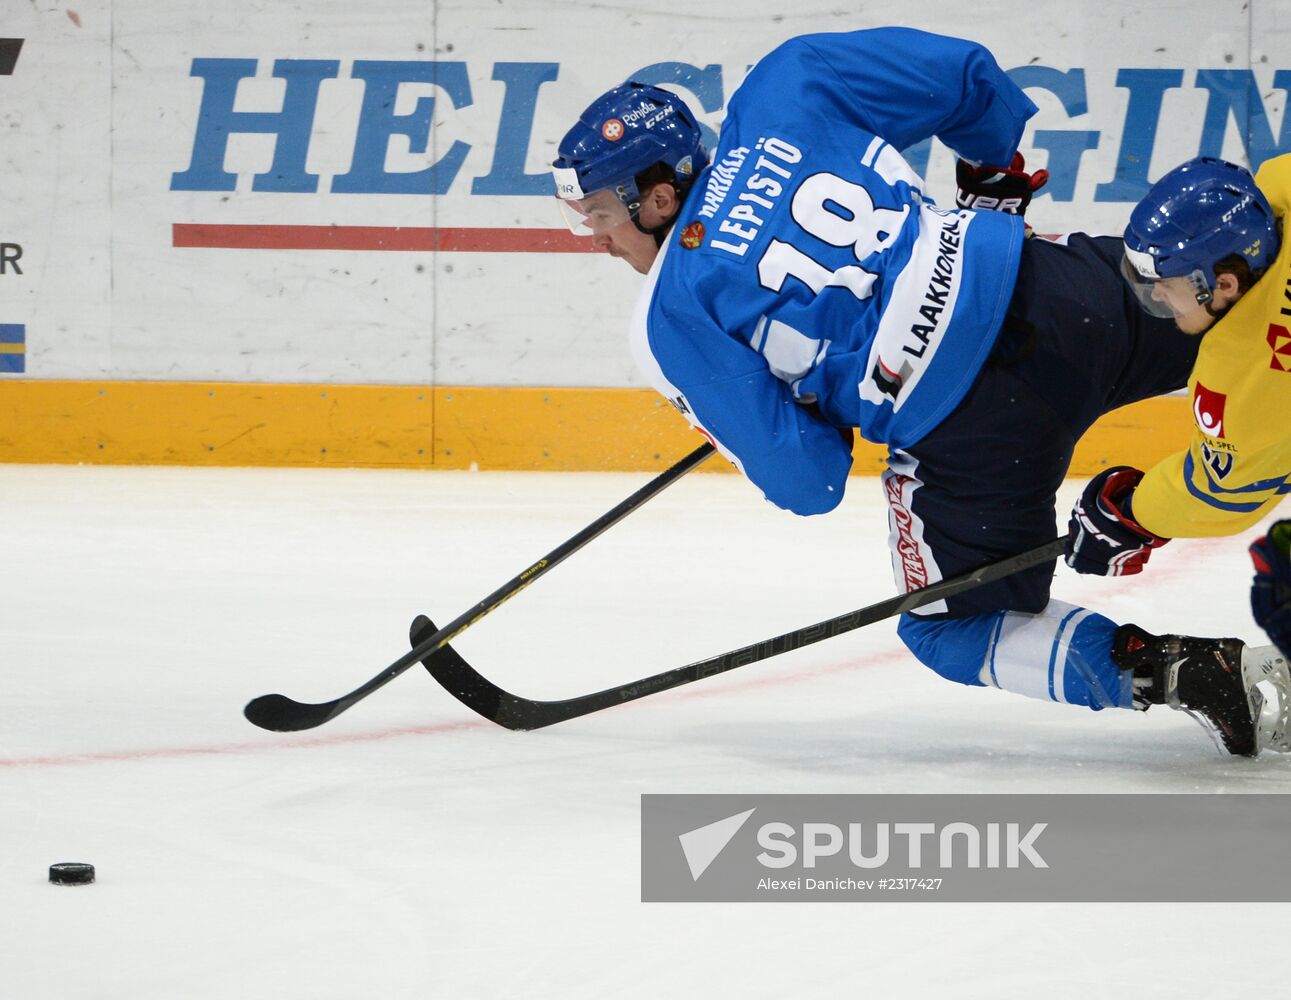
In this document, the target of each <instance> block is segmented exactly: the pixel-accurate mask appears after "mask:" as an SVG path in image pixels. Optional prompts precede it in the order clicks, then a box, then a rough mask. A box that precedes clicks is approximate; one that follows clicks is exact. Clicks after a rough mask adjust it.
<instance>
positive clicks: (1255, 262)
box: [1066, 155, 1291, 751]
mask: <svg viewBox="0 0 1291 1000" xmlns="http://www.w3.org/2000/svg"><path fill="white" fill-rule="evenodd" d="M1288 215H1291V155H1288V156H1280V157H1277V158H1275V159H1272V160H1269V161H1268V162H1266V163H1265V164H1264V165H1263V166H1262V167H1261V168H1260V170H1259V173H1258V176H1256V177H1254V178H1252V177H1251V175H1250V173H1248V172H1247V171H1246V170H1244V169H1242V168H1241V167H1238V166H1235V165H1234V164H1231V163H1226V162H1224V161H1222V160H1217V159H1213V158H1209V157H1202V158H1199V159H1195V160H1190V161H1189V162H1187V163H1185V164H1183V165H1182V166H1180V167H1177V168H1176V169H1174V170H1172V171H1170V172H1169V173H1168V174H1166V175H1165V176H1164V177H1162V178H1161V180H1160V181H1158V182H1157V183H1156V184H1155V185H1153V187H1152V189H1151V190H1150V191H1149V192H1148V194H1147V196H1146V197H1145V198H1144V199H1143V201H1142V202H1140V203H1139V205H1138V206H1137V207H1136V208H1135V210H1134V212H1133V213H1132V215H1131V217H1130V223H1129V226H1128V227H1127V228H1126V231H1125V259H1124V265H1123V270H1124V273H1125V276H1126V280H1127V281H1128V282H1129V284H1130V286H1131V288H1132V289H1133V290H1134V292H1135V294H1136V295H1137V296H1138V297H1139V300H1140V303H1141V304H1142V305H1143V307H1144V308H1145V309H1146V310H1147V311H1148V312H1150V313H1153V314H1154V315H1159V316H1171V317H1173V318H1174V321H1175V323H1176V325H1177V326H1178V327H1179V329H1180V330H1182V331H1183V332H1184V333H1189V334H1196V335H1198V336H1203V337H1204V339H1203V340H1202V342H1201V348H1200V351H1199V353H1198V355H1197V360H1196V363H1195V365H1194V367H1193V371H1192V376H1191V378H1190V379H1189V382H1188V396H1189V399H1190V401H1191V404H1192V405H1191V413H1192V420H1193V426H1192V440H1191V443H1190V445H1189V447H1188V449H1187V450H1186V451H1181V452H1179V453H1178V454H1175V455H1171V456H1170V457H1169V458H1167V459H1165V460H1164V461H1162V462H1160V463H1158V464H1157V465H1155V466H1153V467H1152V468H1151V469H1149V470H1148V471H1147V472H1146V473H1144V472H1141V471H1139V470H1137V469H1132V468H1128V467H1125V466H1117V467H1113V468H1110V469H1107V470H1105V471H1104V472H1102V473H1100V474H1099V475H1098V476H1096V477H1094V478H1093V479H1092V480H1091V481H1090V482H1089V483H1088V485H1087V486H1086V487H1085V490H1084V491H1083V493H1082V495H1081V497H1080V499H1079V500H1078V501H1077V502H1076V505H1075V507H1074V509H1073V510H1072V515H1071V520H1070V522H1069V527H1068V538H1067V552H1066V561H1067V564H1068V565H1069V566H1071V567H1072V568H1074V569H1076V570H1077V571H1079V572H1082V573H1096V574H1101V575H1107V576H1121V575H1129V574H1133V573H1138V572H1140V571H1141V570H1142V569H1143V567H1144V565H1145V564H1146V563H1147V561H1148V558H1149V556H1150V554H1151V552H1152V550H1153V549H1155V548H1159V547H1160V546H1162V545H1164V544H1166V542H1168V541H1169V540H1170V539H1172V538H1187V537H1203V536H1214V535H1230V534H1236V533H1238V532H1241V531H1243V530H1245V529H1246V528H1249V527H1251V526H1252V525H1254V524H1256V523H1257V522H1258V521H1260V520H1261V519H1262V518H1264V517H1265V516H1266V515H1267V514H1268V513H1269V512H1271V511H1272V510H1273V508H1275V507H1276V506H1277V504H1278V503H1279V502H1280V501H1281V499H1282V497H1283V496H1285V495H1286V494H1287V493H1288V492H1291V426H1289V425H1288V421H1287V419H1286V417H1287V416H1288V415H1291V240H1284V239H1282V235H1283V228H1284V221H1285V219H1286V218H1287V217H1288ZM1257 567H1258V562H1257ZM1256 607H1257V613H1258V607H1259V605H1258V604H1257V605H1256ZM1114 656H1117V657H1118V658H1119V660H1120V661H1121V662H1123V663H1125V664H1126V665H1127V666H1129V665H1131V664H1132V665H1133V666H1134V668H1135V670H1136V676H1137V675H1139V674H1142V675H1143V676H1145V677H1153V678H1154V681H1155V682H1154V684H1152V685H1151V686H1152V687H1153V693H1154V697H1153V699H1152V700H1153V701H1158V702H1161V703H1165V704H1172V705H1174V706H1175V707H1183V708H1189V707H1190V706H1188V705H1187V704H1186V703H1185V704H1180V698H1179V696H1178V684H1179V682H1178V678H1179V677H1180V675H1181V672H1182V673H1185V674H1186V673H1188V672H1191V673H1192V674H1194V675H1198V676H1199V675H1200V674H1202V673H1204V674H1205V675H1206V676H1207V677H1208V682H1209V685H1210V687H1212V688H1213V692H1212V694H1211V698H1212V700H1213V701H1216V702H1217V703H1219V704H1218V707H1216V705H1210V706H1208V708H1209V710H1203V711H1200V712H1195V713H1194V714H1198V715H1199V716H1201V717H1202V718H1203V721H1205V722H1209V723H1210V724H1212V725H1214V726H1215V727H1216V728H1218V729H1219V730H1220V731H1221V733H1222V734H1223V735H1225V736H1226V737H1231V736H1232V732H1231V730H1232V729H1234V728H1235V729H1238V730H1240V729H1245V728H1254V729H1255V730H1256V732H1255V733H1254V734H1253V735H1254V736H1255V737H1256V749H1257V750H1258V749H1263V748H1268V749H1277V750H1282V751H1291V732H1289V730H1291V725H1289V723H1291V677H1289V676H1288V670H1287V663H1286V660H1285V658H1284V657H1283V656H1282V655H1279V653H1278V652H1277V650H1276V648H1275V647H1272V646H1266V647H1261V648H1259V649H1254V648H1251V647H1247V646H1245V645H1244V644H1243V643H1241V642H1240V640H1236V639H1222V640H1206V639H1194V638H1191V637H1185V636H1153V635H1150V634H1149V633H1147V632H1144V631H1143V630H1142V629H1139V628H1137V627H1136V626H1132V625H1126V626H1122V627H1121V629H1120V630H1119V631H1118V633H1117V636H1116V651H1115V652H1114ZM1266 705H1267V708H1266ZM1224 742H1225V745H1229V746H1230V749H1231V743H1232V741H1231V739H1227V738H1226V739H1225V740H1224Z"/></svg>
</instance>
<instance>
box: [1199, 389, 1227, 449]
mask: <svg viewBox="0 0 1291 1000" xmlns="http://www.w3.org/2000/svg"><path fill="white" fill-rule="evenodd" d="M1227 403H1228V397H1227V396H1225V395H1224V394H1223V393H1222V392H1215V391H1213V390H1211V389H1207V388H1206V387H1205V386H1204V385H1202V384H1201V383H1200V382H1198V383H1197V388H1196V389H1195V390H1194V391H1193V395H1192V415H1193V417H1194V419H1196V421H1197V426H1198V427H1199V428H1200V429H1201V433H1203V434H1205V435H1206V436H1207V437H1213V438H1223V436H1224V406H1225V405H1226V404H1227Z"/></svg>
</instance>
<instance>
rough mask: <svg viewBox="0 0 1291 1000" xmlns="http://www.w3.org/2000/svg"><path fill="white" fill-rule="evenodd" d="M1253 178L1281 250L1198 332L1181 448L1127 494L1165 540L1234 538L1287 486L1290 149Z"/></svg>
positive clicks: (1290, 461)
mask: <svg viewBox="0 0 1291 1000" xmlns="http://www.w3.org/2000/svg"><path fill="white" fill-rule="evenodd" d="M1255 183H1256V185H1257V186H1258V187H1259V189H1260V190H1261V191H1263V192H1264V195H1265V197H1267V198H1268V200H1269V204H1270V205H1272V207H1273V211H1274V213H1275V214H1276V215H1277V217H1278V218H1279V219H1280V220H1282V224H1283V233H1282V246H1281V249H1280V252H1279V253H1278V256H1277V259H1276V260H1275V261H1274V263H1273V265H1272V266H1271V267H1270V268H1269V269H1268V270H1267V271H1266V272H1265V273H1264V274H1263V276H1261V277H1260V279H1259V280H1258V281H1257V282H1256V283H1255V284H1254V285H1253V286H1252V287H1251V288H1250V289H1249V290H1248V291H1247V292H1246V293H1245V294H1244V295H1243V296H1242V297H1241V298H1240V299H1238V300H1237V302H1236V303H1234V304H1233V306H1232V307H1231V308H1230V309H1229V310H1228V312H1227V314H1225V315H1224V317H1223V318H1222V319H1220V320H1219V321H1218V322H1217V323H1215V325H1214V326H1212V327H1211V328H1210V330H1209V331H1207V332H1206V333H1205V334H1204V335H1203V339H1202V342H1201V350H1200V351H1199V352H1198V354H1197V362H1196V364H1195V365H1194V366H1193V369H1192V377H1191V378H1190V379H1189V380H1188V395H1189V398H1190V399H1191V401H1192V416H1193V429H1192V443H1191V445H1190V446H1189V448H1188V450H1187V451H1183V452H1179V453H1178V454H1176V455H1172V456H1170V457H1169V458H1167V459H1165V460H1164V461H1162V462H1160V463H1159V464H1157V465H1155V466H1153V467H1152V468H1151V469H1149V470H1148V472H1147V474H1146V475H1145V476H1144V477H1143V481H1142V482H1141V483H1139V485H1138V487H1137V488H1136V489H1135V491H1134V498H1133V502H1132V510H1133V515H1134V519H1135V520H1136V521H1138V522H1139V523H1140V524H1141V525H1143V527H1145V528H1147V529H1148V530H1149V531H1152V532H1155V533H1156V534H1158V535H1160V536H1162V537H1163V538H1180V537H1197V536H1203V535H1232V534H1236V533H1237V532H1239V531H1243V530H1245V529H1246V528H1249V527H1250V526H1251V525H1253V524H1255V523H1256V522H1257V521H1259V520H1260V519H1261V518H1263V517H1264V516H1265V515H1266V514H1267V513H1269V511H1271V510H1272V509H1273V508H1274V507H1275V506H1277V504H1278V501H1279V500H1281V499H1282V497H1283V496H1285V495H1286V494H1287V493H1288V492H1291V483H1289V482H1288V480H1291V227H1288V226H1287V225H1286V222H1287V219H1288V217H1291V154H1288V155H1285V156H1279V157H1276V158H1275V159H1271V160H1269V161H1267V162H1266V163H1265V164H1264V165H1263V166H1262V167H1260V170H1259V172H1258V173H1257V174H1256V175H1255Z"/></svg>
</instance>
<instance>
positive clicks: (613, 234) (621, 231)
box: [592, 219, 659, 274]
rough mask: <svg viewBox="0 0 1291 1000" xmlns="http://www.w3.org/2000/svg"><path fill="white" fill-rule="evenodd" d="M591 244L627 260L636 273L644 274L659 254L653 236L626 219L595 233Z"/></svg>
mask: <svg viewBox="0 0 1291 1000" xmlns="http://www.w3.org/2000/svg"><path fill="white" fill-rule="evenodd" d="M592 244H593V245H594V246H595V247H596V249H597V250H600V251H601V252H602V253H607V254H609V255H610V256H611V257H617V258H619V259H620V260H625V261H627V262H628V263H629V264H630V265H632V269H633V270H634V271H636V272H637V273H638V274H646V273H648V272H649V270H650V266H651V265H652V264H653V263H654V259H655V257H657V256H658V254H659V246H658V244H656V243H655V241H654V237H653V236H651V235H649V234H648V233H643V232H641V230H640V229H638V228H637V227H636V224H635V223H634V222H633V221H632V220H631V219H628V220H626V221H625V222H621V223H619V224H618V225H617V226H615V227H614V228H613V229H607V230H605V231H604V232H601V233H596V234H595V235H593V237H592Z"/></svg>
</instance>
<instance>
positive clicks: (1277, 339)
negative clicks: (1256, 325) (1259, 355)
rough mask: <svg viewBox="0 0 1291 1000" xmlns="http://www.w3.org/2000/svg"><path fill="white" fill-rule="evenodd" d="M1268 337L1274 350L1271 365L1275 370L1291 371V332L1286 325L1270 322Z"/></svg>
mask: <svg viewBox="0 0 1291 1000" xmlns="http://www.w3.org/2000/svg"><path fill="white" fill-rule="evenodd" d="M1268 339H1269V347H1270V348H1272V350H1273V357H1271V358H1269V367H1270V368H1272V369H1273V370H1274V371H1275V372H1291V332H1288V330H1287V328H1286V327H1285V326H1278V325H1277V324H1276V323H1270V324H1269V335H1268Z"/></svg>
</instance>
